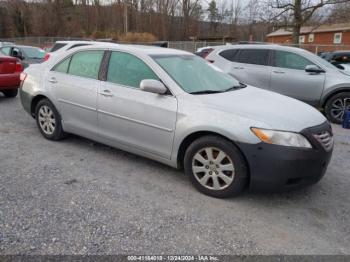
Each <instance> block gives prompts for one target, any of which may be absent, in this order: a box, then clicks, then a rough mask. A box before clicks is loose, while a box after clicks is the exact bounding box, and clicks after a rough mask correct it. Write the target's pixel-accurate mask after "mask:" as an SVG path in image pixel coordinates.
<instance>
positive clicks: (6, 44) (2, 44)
mask: <svg viewBox="0 0 350 262" xmlns="http://www.w3.org/2000/svg"><path fill="white" fill-rule="evenodd" d="M8 45H13V43H11V42H1V41H0V47H2V46H8Z"/></svg>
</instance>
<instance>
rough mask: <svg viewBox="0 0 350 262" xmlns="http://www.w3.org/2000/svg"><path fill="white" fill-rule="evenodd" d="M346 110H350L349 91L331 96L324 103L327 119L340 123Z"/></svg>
mask: <svg viewBox="0 0 350 262" xmlns="http://www.w3.org/2000/svg"><path fill="white" fill-rule="evenodd" d="M346 110H350V92H344V93H339V94H336V95H334V96H332V97H331V98H330V99H329V100H328V101H327V103H326V107H325V112H326V115H327V118H328V119H329V121H331V122H332V123H335V124H341V123H342V122H343V119H344V114H345V111H346Z"/></svg>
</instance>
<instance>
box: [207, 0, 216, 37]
mask: <svg viewBox="0 0 350 262" xmlns="http://www.w3.org/2000/svg"><path fill="white" fill-rule="evenodd" d="M207 11H208V13H209V14H208V18H209V21H210V27H211V28H213V29H214V33H215V32H216V27H217V21H218V8H217V6H216V2H215V0H212V1H211V2H210V3H209V6H208V9H207Z"/></svg>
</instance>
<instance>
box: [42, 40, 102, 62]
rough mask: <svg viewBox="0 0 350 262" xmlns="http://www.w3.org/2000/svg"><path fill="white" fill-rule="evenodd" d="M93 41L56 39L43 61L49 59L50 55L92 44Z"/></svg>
mask: <svg viewBox="0 0 350 262" xmlns="http://www.w3.org/2000/svg"><path fill="white" fill-rule="evenodd" d="M94 43H96V42H94V41H56V42H55V44H54V45H53V46H52V48H51V50H50V52H49V53H47V55H46V56H45V61H47V60H49V59H50V57H52V56H57V55H59V54H60V53H62V52H66V51H68V50H71V49H73V48H76V47H80V46H87V45H93V44H94Z"/></svg>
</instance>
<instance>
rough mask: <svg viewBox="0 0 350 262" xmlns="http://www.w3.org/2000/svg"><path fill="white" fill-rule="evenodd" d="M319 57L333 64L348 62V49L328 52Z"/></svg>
mask: <svg viewBox="0 0 350 262" xmlns="http://www.w3.org/2000/svg"><path fill="white" fill-rule="evenodd" d="M321 57H322V58H323V59H325V60H327V61H328V62H330V63H331V64H333V65H335V66H337V65H340V64H350V51H335V52H328V53H325V54H323V56H321Z"/></svg>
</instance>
